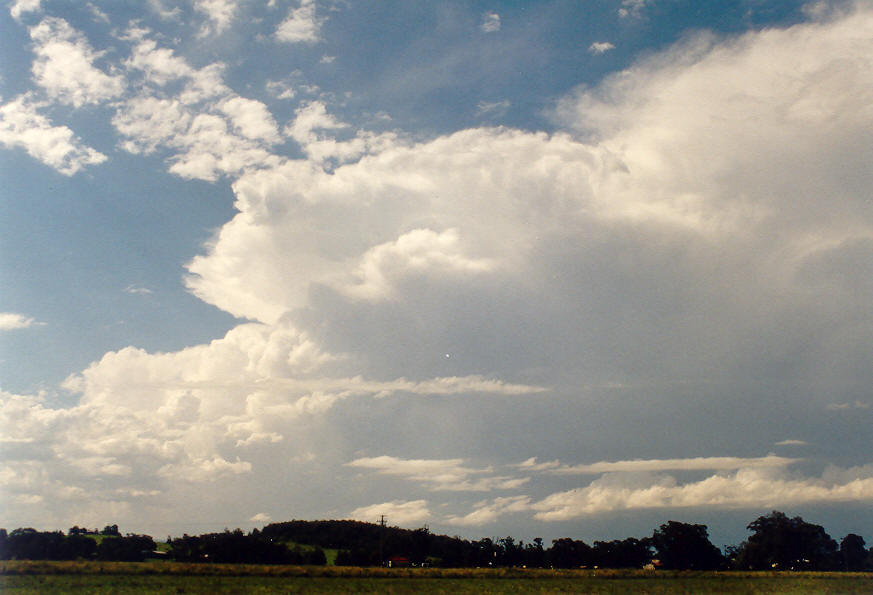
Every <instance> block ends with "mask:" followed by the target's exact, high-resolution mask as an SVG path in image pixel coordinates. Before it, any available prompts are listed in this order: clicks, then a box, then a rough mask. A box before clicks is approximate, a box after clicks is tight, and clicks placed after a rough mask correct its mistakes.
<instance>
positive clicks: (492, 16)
mask: <svg viewBox="0 0 873 595" xmlns="http://www.w3.org/2000/svg"><path fill="white" fill-rule="evenodd" d="M479 28H480V29H481V30H482V31H483V32H485V33H494V32H496V31H500V15H499V14H497V13H496V12H493V11H488V12H486V13H485V14H483V15H482V23H481V24H480V25H479Z"/></svg>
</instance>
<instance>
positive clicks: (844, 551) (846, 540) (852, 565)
mask: <svg viewBox="0 0 873 595" xmlns="http://www.w3.org/2000/svg"><path fill="white" fill-rule="evenodd" d="M868 553H869V552H868V551H867V548H866V544H865V543H864V538H863V537H861V536H860V535H855V534H854V533H849V534H848V535H846V536H845V537H843V539H842V540H840V567H841V569H842V570H864V567H865V566H866V562H867V555H868Z"/></svg>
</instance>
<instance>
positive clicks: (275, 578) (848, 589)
mask: <svg viewBox="0 0 873 595" xmlns="http://www.w3.org/2000/svg"><path fill="white" fill-rule="evenodd" d="M0 592H3V593H4V594H5V593H20V594H25V593H453V594H454V593H486V594H488V593H494V594H497V593H873V574H871V573H824V572H819V573H815V572H809V573H772V572H766V573H765V572H760V573H754V572H720V573H715V572H663V571H658V572H656V573H653V572H645V571H633V570H629V571H615V570H554V571H552V570H532V569H529V570H523V569H438V568H428V569H393V570H392V569H385V568H356V567H312V566H310V567H304V566H259V565H231V564H227V565H222V564H179V563H173V562H154V563H149V562H147V563H142V564H136V563H122V562H117V563H109V562H104V563H101V562H28V561H11V562H2V563H0Z"/></svg>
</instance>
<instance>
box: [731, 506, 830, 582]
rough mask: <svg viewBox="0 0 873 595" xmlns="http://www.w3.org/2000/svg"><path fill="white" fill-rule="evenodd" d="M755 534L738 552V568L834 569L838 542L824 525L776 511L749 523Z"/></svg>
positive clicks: (736, 562) (736, 561)
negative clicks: (789, 516) (826, 530)
mask: <svg viewBox="0 0 873 595" xmlns="http://www.w3.org/2000/svg"><path fill="white" fill-rule="evenodd" d="M747 528H748V529H749V530H750V531H752V535H751V536H750V537H749V539H747V540H746V541H744V542H743V543H742V544H741V545H740V547H739V548H738V549H737V551H736V558H735V561H734V564H735V566H736V567H737V568H751V569H755V570H765V569H768V570H769V569H773V568H776V569H780V570H833V569H835V568H837V567H838V565H839V564H838V559H837V542H836V541H834V540H833V539H831V537H830V535H828V534H827V533H826V532H825V530H824V529H823V528H822V527H821V526H820V525H813V524H812V523H807V522H806V521H804V520H803V519H802V518H800V517H794V518H788V517H787V516H786V515H785V513H783V512H779V511H775V510H774V511H773V512H771V513H770V514H768V515H767V516H761V517H758V518H757V519H755V520H754V521H752V522H751V523H749V525H748V527H747Z"/></svg>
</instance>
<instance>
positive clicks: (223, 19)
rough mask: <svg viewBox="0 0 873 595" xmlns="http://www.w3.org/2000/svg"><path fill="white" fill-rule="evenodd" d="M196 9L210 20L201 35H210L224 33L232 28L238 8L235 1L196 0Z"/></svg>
mask: <svg viewBox="0 0 873 595" xmlns="http://www.w3.org/2000/svg"><path fill="white" fill-rule="evenodd" d="M194 8H195V9H196V10H197V11H198V12H200V13H203V14H204V15H206V17H207V18H208V19H209V24H208V25H205V26H204V27H203V29H202V30H201V35H209V34H212V33H215V34H220V33H223V32H224V31H226V30H227V28H228V27H230V23H231V22H232V21H233V18H234V16H235V15H236V9H237V6H236V2H234V0H195V1H194Z"/></svg>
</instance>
